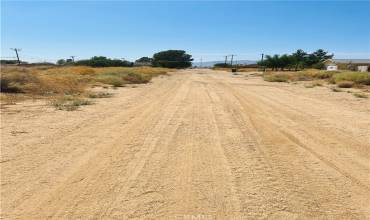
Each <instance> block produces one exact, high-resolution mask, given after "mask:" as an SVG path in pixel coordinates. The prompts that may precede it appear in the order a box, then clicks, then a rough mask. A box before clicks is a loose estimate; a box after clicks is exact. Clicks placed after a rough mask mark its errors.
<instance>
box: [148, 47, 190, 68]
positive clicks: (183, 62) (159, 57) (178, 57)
mask: <svg viewBox="0 0 370 220" xmlns="http://www.w3.org/2000/svg"><path fill="white" fill-rule="evenodd" d="M191 61H193V59H192V58H191V55H189V54H187V53H186V52H185V51H184V50H166V51H161V52H158V53H156V54H154V55H153V66H158V67H167V68H187V67H191Z"/></svg>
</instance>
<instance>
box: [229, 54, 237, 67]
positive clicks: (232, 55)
mask: <svg viewBox="0 0 370 220" xmlns="http://www.w3.org/2000/svg"><path fill="white" fill-rule="evenodd" d="M230 56H231V62H230V64H231V66H233V59H234V56H236V55H235V54H231V55H230Z"/></svg>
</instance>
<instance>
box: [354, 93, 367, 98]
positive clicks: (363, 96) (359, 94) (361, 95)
mask: <svg viewBox="0 0 370 220" xmlns="http://www.w3.org/2000/svg"><path fill="white" fill-rule="evenodd" d="M353 95H354V96H355V97H357V98H363V99H366V98H368V96H367V95H366V94H364V93H353Z"/></svg>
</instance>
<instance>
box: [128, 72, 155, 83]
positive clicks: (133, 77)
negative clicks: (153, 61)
mask: <svg viewBox="0 0 370 220" xmlns="http://www.w3.org/2000/svg"><path fill="white" fill-rule="evenodd" d="M123 79H124V80H125V81H127V82H129V83H134V84H140V83H147V82H149V81H150V79H151V76H150V75H146V74H138V73H128V74H125V75H124V76H123Z"/></svg>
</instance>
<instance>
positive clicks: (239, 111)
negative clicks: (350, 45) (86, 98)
mask: <svg viewBox="0 0 370 220" xmlns="http://www.w3.org/2000/svg"><path fill="white" fill-rule="evenodd" d="M96 102H97V103H96V104H95V105H91V106H86V107H82V108H81V109H79V110H78V111H73V112H67V111H57V110H54V109H53V108H51V107H49V106H47V105H45V103H44V102H42V101H36V102H32V101H28V102H24V103H22V104H18V105H15V106H8V107H7V108H5V109H2V117H1V120H2V121H1V141H2V143H1V161H0V162H1V218H2V219H49V218H50V219H207V220H208V219H226V220H229V219H230V220H233V219H235V220H240V219H370V99H359V98H356V97H354V96H353V95H352V94H349V93H345V92H332V91H331V90H330V89H328V88H327V87H315V88H305V87H304V86H303V85H301V84H287V83H269V82H264V81H263V80H262V79H261V78H260V77H256V76H249V77H247V76H245V75H232V74H231V73H226V72H216V71H211V70H185V71H179V72H177V73H174V74H171V75H169V76H160V77H157V78H155V79H154V80H153V82H152V83H149V84H146V85H139V86H137V87H136V88H122V89H118V90H115V95H114V97H112V98H107V99H99V100H97V101H96Z"/></svg>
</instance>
